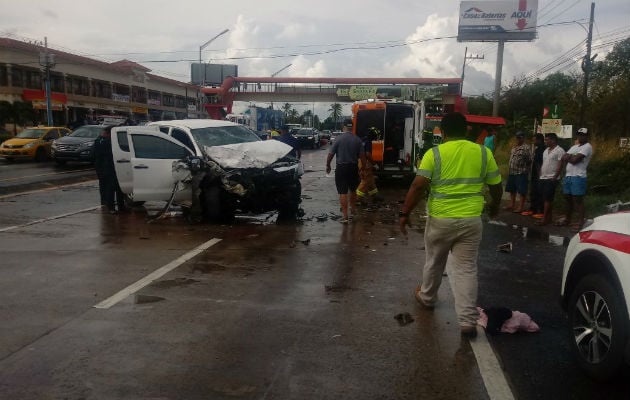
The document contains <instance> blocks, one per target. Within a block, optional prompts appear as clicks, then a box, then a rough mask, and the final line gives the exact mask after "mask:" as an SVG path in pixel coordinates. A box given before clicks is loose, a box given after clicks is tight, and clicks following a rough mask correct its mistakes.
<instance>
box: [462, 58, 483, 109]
mask: <svg viewBox="0 0 630 400" xmlns="http://www.w3.org/2000/svg"><path fill="white" fill-rule="evenodd" d="M484 57H485V56H483V55H482V56H481V57H479V55H477V54H476V55H474V56H468V46H466V49H465V50H464V65H462V84H461V85H460V86H459V97H461V96H462V93H463V91H464V75H465V72H466V60H483V59H484Z"/></svg>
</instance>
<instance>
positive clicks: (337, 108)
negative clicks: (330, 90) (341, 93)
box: [328, 103, 342, 130]
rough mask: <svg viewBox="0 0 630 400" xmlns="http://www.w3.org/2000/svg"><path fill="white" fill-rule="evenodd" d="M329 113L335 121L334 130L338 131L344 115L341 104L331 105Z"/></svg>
mask: <svg viewBox="0 0 630 400" xmlns="http://www.w3.org/2000/svg"><path fill="white" fill-rule="evenodd" d="M328 112H330V118H331V119H332V120H333V123H334V129H335V130H336V129H337V128H338V123H339V120H340V119H341V117H342V115H341V112H342V106H341V104H339V103H333V104H331V105H330V108H329V109H328Z"/></svg>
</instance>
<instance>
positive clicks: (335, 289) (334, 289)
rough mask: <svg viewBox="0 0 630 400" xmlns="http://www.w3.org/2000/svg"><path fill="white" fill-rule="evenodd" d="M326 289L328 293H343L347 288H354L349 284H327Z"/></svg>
mask: <svg viewBox="0 0 630 400" xmlns="http://www.w3.org/2000/svg"><path fill="white" fill-rule="evenodd" d="M324 289H325V290H326V294H328V293H341V292H345V291H346V290H352V288H351V287H350V286H347V285H325V286H324Z"/></svg>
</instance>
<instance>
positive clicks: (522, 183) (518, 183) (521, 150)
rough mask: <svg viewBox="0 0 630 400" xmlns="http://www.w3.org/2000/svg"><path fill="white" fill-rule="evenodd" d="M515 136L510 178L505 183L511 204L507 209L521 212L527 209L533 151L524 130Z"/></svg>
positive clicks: (510, 162)
mask: <svg viewBox="0 0 630 400" xmlns="http://www.w3.org/2000/svg"><path fill="white" fill-rule="evenodd" d="M514 136H516V144H515V145H514V146H513V147H512V150H511V151H510V161H509V171H508V180H507V183H506V185H505V191H506V192H508V193H509V194H510V205H509V206H507V207H505V209H506V210H510V211H512V212H515V213H519V214H520V213H521V212H522V211H523V210H524V209H525V199H526V198H527V181H528V179H529V170H530V169H531V165H532V152H531V149H530V147H529V145H527V144H526V143H525V134H524V133H523V132H522V131H518V132H516V133H515V134H514ZM517 193H518V196H519V203H518V206H517V205H516V194H517Z"/></svg>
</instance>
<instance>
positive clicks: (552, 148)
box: [536, 133, 564, 225]
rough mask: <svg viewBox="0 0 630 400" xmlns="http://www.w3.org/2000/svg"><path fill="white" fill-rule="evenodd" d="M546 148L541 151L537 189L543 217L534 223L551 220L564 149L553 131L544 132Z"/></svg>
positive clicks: (546, 223) (548, 222)
mask: <svg viewBox="0 0 630 400" xmlns="http://www.w3.org/2000/svg"><path fill="white" fill-rule="evenodd" d="M545 145H546V146H547V148H546V149H545V151H544V153H543V162H542V166H541V167H540V178H539V180H538V188H539V189H538V190H539V192H540V194H541V196H542V198H543V202H544V203H543V218H542V219H541V220H539V221H537V222H536V225H548V224H550V223H551V221H552V218H551V216H552V208H553V207H552V206H553V198H554V197H555V194H556V186H557V185H558V180H559V179H560V173H561V172H562V165H563V164H562V157H563V156H564V149H563V148H562V147H560V146H558V136H557V135H556V134H555V133H546V134H545Z"/></svg>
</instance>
